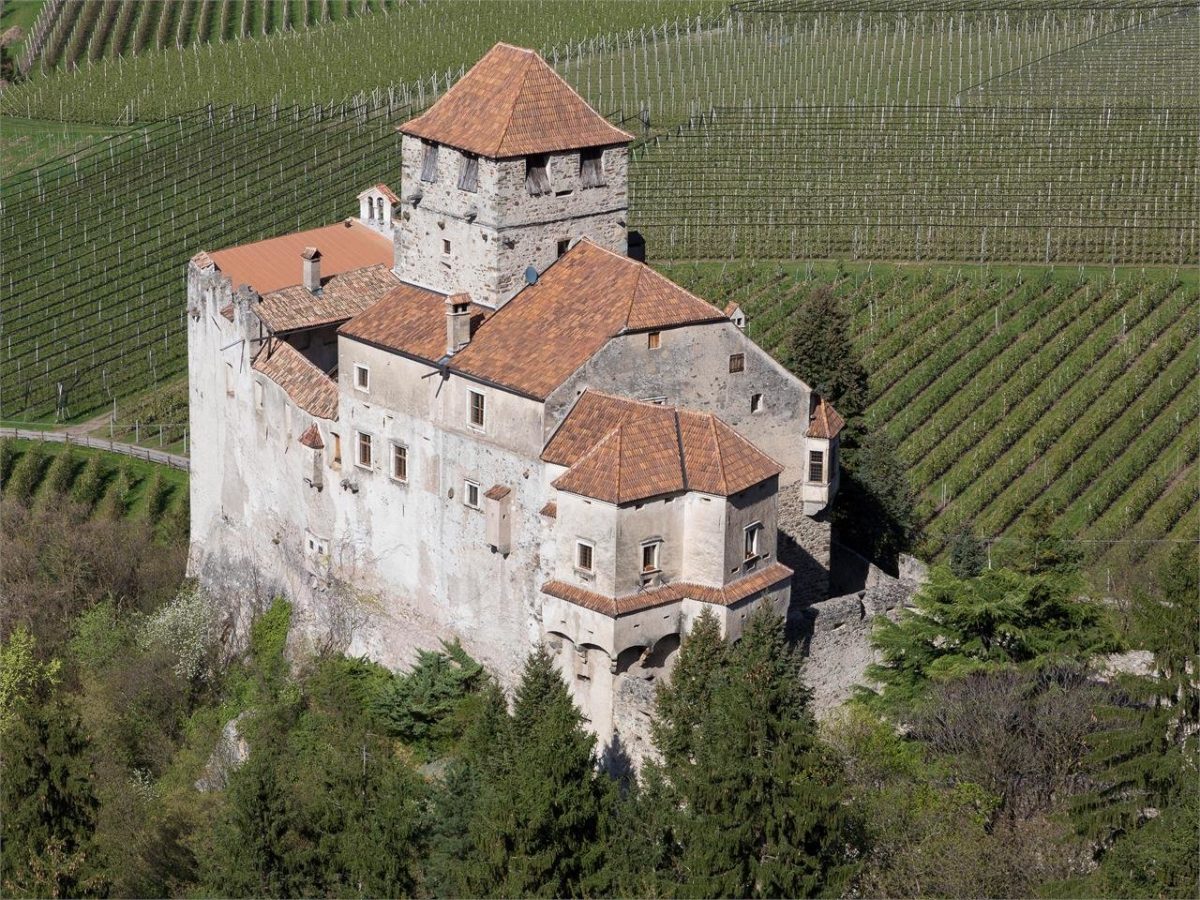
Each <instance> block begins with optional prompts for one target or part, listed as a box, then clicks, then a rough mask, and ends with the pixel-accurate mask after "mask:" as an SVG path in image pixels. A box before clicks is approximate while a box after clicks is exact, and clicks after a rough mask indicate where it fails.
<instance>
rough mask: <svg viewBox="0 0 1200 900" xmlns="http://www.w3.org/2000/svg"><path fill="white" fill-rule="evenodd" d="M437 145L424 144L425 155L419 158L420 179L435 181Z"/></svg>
mask: <svg viewBox="0 0 1200 900" xmlns="http://www.w3.org/2000/svg"><path fill="white" fill-rule="evenodd" d="M437 160H438V145H437V144H428V143H427V144H425V156H424V158H423V159H422V160H421V180H422V181H429V182H434V181H437Z"/></svg>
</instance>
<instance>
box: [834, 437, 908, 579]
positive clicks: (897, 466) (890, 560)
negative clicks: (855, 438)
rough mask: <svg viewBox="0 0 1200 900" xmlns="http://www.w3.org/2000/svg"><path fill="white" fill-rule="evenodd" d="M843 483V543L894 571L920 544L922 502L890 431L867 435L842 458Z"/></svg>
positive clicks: (837, 520)
mask: <svg viewBox="0 0 1200 900" xmlns="http://www.w3.org/2000/svg"><path fill="white" fill-rule="evenodd" d="M842 469H843V478H842V484H841V488H840V490H839V493H838V501H837V503H836V504H835V505H834V507H833V516H834V526H835V527H836V529H837V535H838V538H839V540H842V541H844V542H845V543H846V544H848V545H849V546H851V547H853V548H854V549H855V550H857V551H858V552H859V553H861V554H862V555H864V556H866V557H867V558H868V559H870V560H872V561H873V562H875V563H876V564H878V565H880V566H882V567H884V568H888V569H892V570H893V571H895V569H896V567H897V565H898V560H899V556H900V554H901V553H903V552H904V551H906V550H908V549H909V548H910V547H911V546H912V545H913V543H914V542H915V541H916V539H917V534H918V530H919V528H918V520H917V512H916V507H917V501H916V494H915V492H914V491H913V489H912V485H911V484H909V481H908V473H907V472H906V471H905V469H904V464H903V463H902V462H901V461H900V454H899V451H898V449H897V447H896V443H895V442H894V441H893V440H892V439H891V438H890V437H889V436H888V434H887V432H885V431H882V430H878V431H870V432H867V433H866V434H865V435H864V436H863V437H862V439H861V441H860V444H859V446H858V447H855V448H852V449H849V450H847V451H846V453H845V455H844V456H843V465H842Z"/></svg>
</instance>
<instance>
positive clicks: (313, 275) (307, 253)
mask: <svg viewBox="0 0 1200 900" xmlns="http://www.w3.org/2000/svg"><path fill="white" fill-rule="evenodd" d="M300 259H302V260H303V261H304V287H305V288H307V289H308V290H310V291H312V292H313V293H314V294H319V293H321V251H320V250H318V249H317V248H316V247H305V248H304V252H303V253H301V254H300Z"/></svg>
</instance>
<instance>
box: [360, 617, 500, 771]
mask: <svg viewBox="0 0 1200 900" xmlns="http://www.w3.org/2000/svg"><path fill="white" fill-rule="evenodd" d="M442 646H443V648H444V652H440V653H439V652H436V651H431V650H422V651H420V653H419V656H418V659H417V664H416V666H414V667H413V670H412V671H411V672H408V673H404V674H397V675H395V676H393V678H392V681H391V683H390V684H389V685H388V686H387V688H385V689H384V690H383V691H382V692H381V694H380V696H379V699H378V700H377V701H376V705H375V708H376V712H377V713H378V715H379V716H380V718H381V719H382V720H383V721H384V722H385V723H386V725H387V727H388V729H389V731H390V732H391V733H392V734H393V735H395V736H396V737H398V738H400V739H401V740H403V741H405V742H407V743H411V744H417V745H419V746H422V747H423V748H425V749H426V750H427V751H430V752H431V753H432V754H434V755H436V754H437V753H438V752H440V751H441V750H444V749H445V748H446V747H447V746H448V745H449V744H450V743H451V741H452V739H453V738H454V737H455V736H456V735H455V734H454V728H453V727H452V725H451V723H453V722H454V720H455V713H456V712H457V710H458V708H459V706H460V704H461V703H462V701H463V699H464V698H465V697H467V695H468V694H470V693H471V692H472V691H474V690H475V689H476V688H477V687H478V686H479V684H480V682H481V681H482V677H483V667H482V666H481V665H480V664H479V663H477V662H476V661H475V660H473V659H472V658H471V657H470V656H469V655H468V654H467V652H466V651H465V650H463V648H462V645H461V644H459V642H458V641H457V640H456V641H453V642H452V643H448V644H446V643H444V644H443V645H442ZM447 725H451V727H447Z"/></svg>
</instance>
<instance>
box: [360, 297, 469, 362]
mask: <svg viewBox="0 0 1200 900" xmlns="http://www.w3.org/2000/svg"><path fill="white" fill-rule="evenodd" d="M491 313H492V310H491V309H489V308H487V307H486V306H479V305H478V304H474V303H473V304H471V328H472V330H475V329H477V328H479V326H480V323H482V322H483V320H484V319H485V318H486V317H487V316H488V315H490V314H491ZM338 334H341V335H345V336H346V337H350V338H355V339H356V340H360V341H365V342H367V343H369V344H374V345H375V346H377V347H382V348H384V349H385V350H395V351H397V352H399V353H404V354H406V355H408V356H415V357H417V358H418V359H423V360H428V361H429V362H437V361H438V360H439V359H441V358H442V357H443V356H445V355H446V295H445V294H439V293H438V292H437V291H431V290H428V289H427V288H422V287H417V286H416V285H414V284H408V283H407V282H401V283H400V285H399V287H396V288H393V289H392V290H391V291H389V292H388V293H387V294H385V295H384V296H383V297H381V298H380V299H379V301H378V302H376V303H375V304H374V305H373V306H371V307H370V308H369V309H368V310H367V311H366V312H363V313H359V314H358V315H357V316H355V317H354V318H352V319H351V320H350V321H349V322H347V323H346V324H345V325H343V326H342V327H341V328H340V329H339V330H338Z"/></svg>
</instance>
